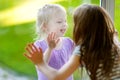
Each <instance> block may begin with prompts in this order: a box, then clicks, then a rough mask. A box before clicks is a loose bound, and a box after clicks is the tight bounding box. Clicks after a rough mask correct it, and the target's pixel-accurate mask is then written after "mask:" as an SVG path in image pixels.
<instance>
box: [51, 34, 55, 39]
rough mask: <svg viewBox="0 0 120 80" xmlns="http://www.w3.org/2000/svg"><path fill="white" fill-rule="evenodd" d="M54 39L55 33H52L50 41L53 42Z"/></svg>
mask: <svg viewBox="0 0 120 80" xmlns="http://www.w3.org/2000/svg"><path fill="white" fill-rule="evenodd" d="M54 39H55V33H54V32H53V33H52V40H54Z"/></svg>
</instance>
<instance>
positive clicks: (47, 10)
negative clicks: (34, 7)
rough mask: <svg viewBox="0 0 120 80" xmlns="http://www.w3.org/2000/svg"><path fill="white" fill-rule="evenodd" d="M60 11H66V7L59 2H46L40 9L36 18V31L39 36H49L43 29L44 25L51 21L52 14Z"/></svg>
mask: <svg viewBox="0 0 120 80" xmlns="http://www.w3.org/2000/svg"><path fill="white" fill-rule="evenodd" d="M59 11H64V12H65V13H66V10H65V9H64V7H62V6H60V5H58V4H46V5H44V6H43V7H42V8H40V9H39V10H38V13H37V19H36V33H37V35H38V38H44V37H46V36H47V34H46V33H45V32H44V31H43V30H42V27H43V26H44V24H47V23H48V22H49V21H50V19H51V16H52V14H54V13H57V12H59Z"/></svg>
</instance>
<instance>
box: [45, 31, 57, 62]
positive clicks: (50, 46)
mask: <svg viewBox="0 0 120 80" xmlns="http://www.w3.org/2000/svg"><path fill="white" fill-rule="evenodd" d="M58 42H59V39H56V34H55V33H53V32H52V33H50V34H49V35H48V37H47V43H48V48H47V50H46V51H45V53H44V61H45V62H47V63H48V62H49V59H50V55H51V52H52V50H53V49H54V48H55V47H56V45H57V43H58Z"/></svg>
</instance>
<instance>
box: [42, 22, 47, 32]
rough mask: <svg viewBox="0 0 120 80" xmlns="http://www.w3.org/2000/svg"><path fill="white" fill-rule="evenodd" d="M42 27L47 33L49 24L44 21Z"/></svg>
mask: <svg viewBox="0 0 120 80" xmlns="http://www.w3.org/2000/svg"><path fill="white" fill-rule="evenodd" d="M41 29H42V30H43V32H45V33H47V25H46V24H45V23H44V22H43V23H42V27H41Z"/></svg>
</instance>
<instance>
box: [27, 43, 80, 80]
mask: <svg viewBox="0 0 120 80" xmlns="http://www.w3.org/2000/svg"><path fill="white" fill-rule="evenodd" d="M26 50H27V51H28V53H29V54H26V53H25V56H26V57H27V58H28V59H30V60H31V61H32V62H33V63H34V64H35V65H36V66H37V68H38V69H39V70H40V71H41V72H43V73H44V74H45V75H46V76H47V77H48V79H49V80H65V79H66V78H68V77H69V76H70V75H71V74H72V73H73V72H74V71H75V70H76V69H77V68H78V66H79V65H80V56H77V55H72V57H71V58H70V60H69V61H68V62H67V63H66V64H65V65H64V66H63V67H62V68H61V69H60V70H58V71H57V70H55V69H53V68H51V67H50V66H48V65H47V64H46V63H45V62H44V60H43V54H42V50H41V49H37V48H36V47H35V46H34V44H29V45H28V46H27V48H26Z"/></svg>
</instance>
